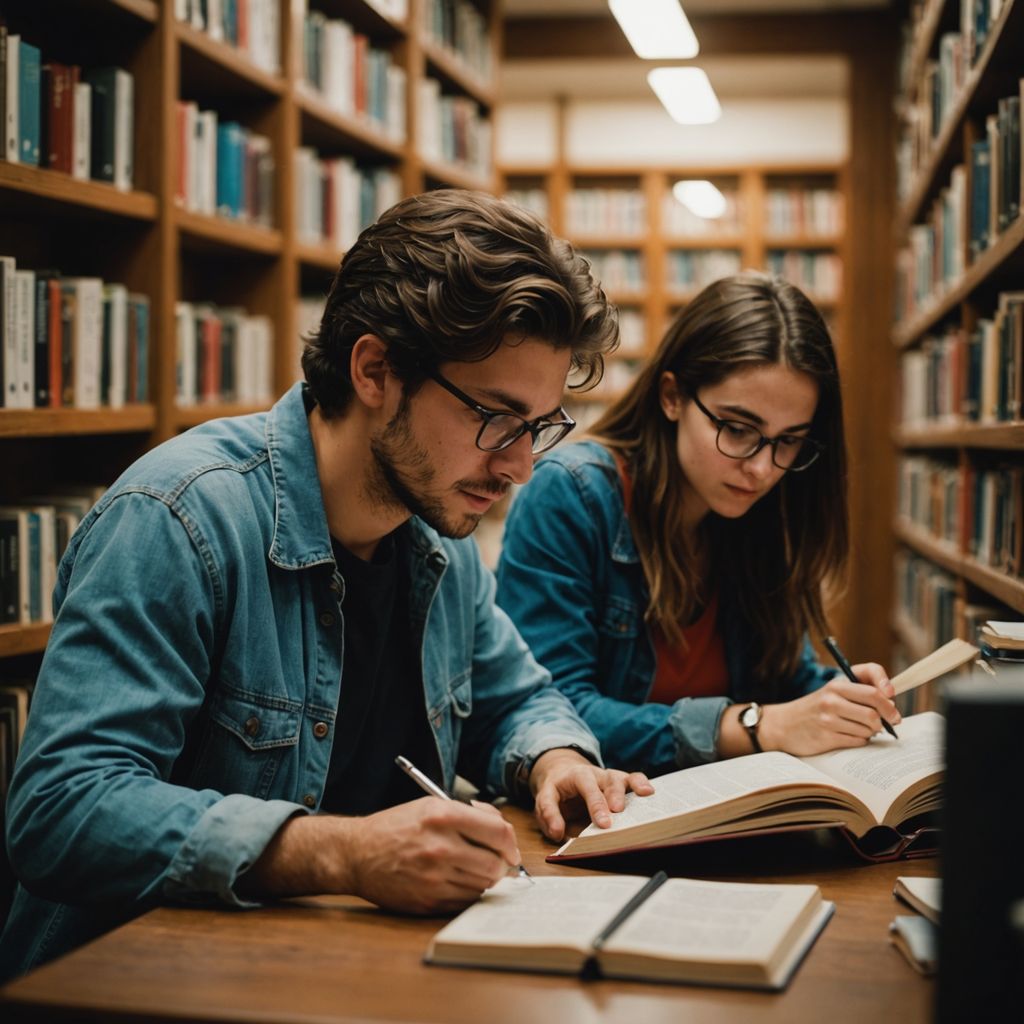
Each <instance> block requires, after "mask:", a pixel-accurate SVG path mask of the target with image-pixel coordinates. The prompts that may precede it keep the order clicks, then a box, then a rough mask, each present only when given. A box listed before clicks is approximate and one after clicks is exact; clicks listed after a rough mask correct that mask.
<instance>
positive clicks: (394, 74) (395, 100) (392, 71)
mask: <svg viewBox="0 0 1024 1024" xmlns="http://www.w3.org/2000/svg"><path fill="white" fill-rule="evenodd" d="M405 85H406V76H405V68H403V67H402V66H401V65H400V64H393V63H392V64H389V65H388V70H387V88H388V97H387V114H386V119H387V134H388V137H389V138H390V139H392V140H393V141H395V142H405V136H406V127H405Z"/></svg>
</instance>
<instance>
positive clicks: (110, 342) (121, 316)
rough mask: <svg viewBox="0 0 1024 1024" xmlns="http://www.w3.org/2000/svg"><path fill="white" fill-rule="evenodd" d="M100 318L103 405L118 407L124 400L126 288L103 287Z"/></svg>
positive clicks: (126, 344)
mask: <svg viewBox="0 0 1024 1024" xmlns="http://www.w3.org/2000/svg"><path fill="white" fill-rule="evenodd" d="M103 305H104V309H105V311H106V316H105V317H104V332H103V340H104V344H103V353H104V360H105V361H107V360H109V365H108V366H107V371H108V379H109V381H110V391H109V393H108V395H107V404H108V405H109V406H110V408H111V409H120V408H121V407H122V406H123V405H124V404H125V402H126V401H127V400H128V289H127V288H126V287H125V286H124V285H123V284H105V285H104V286H103Z"/></svg>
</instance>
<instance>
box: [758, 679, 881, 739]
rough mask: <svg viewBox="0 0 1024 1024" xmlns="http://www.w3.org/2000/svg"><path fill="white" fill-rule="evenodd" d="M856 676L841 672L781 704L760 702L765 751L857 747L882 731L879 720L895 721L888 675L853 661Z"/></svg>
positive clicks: (760, 737)
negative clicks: (763, 705) (854, 678)
mask: <svg viewBox="0 0 1024 1024" xmlns="http://www.w3.org/2000/svg"><path fill="white" fill-rule="evenodd" d="M853 673H854V675H855V676H856V677H857V679H858V680H859V681H858V682H856V683H853V682H850V681H849V680H848V679H845V678H843V677H841V676H837V677H836V678H834V679H831V680H829V682H827V683H826V684H825V685H824V686H823V687H821V689H820V690H815V691H814V692H813V693H809V694H807V695H806V696H804V697H798V698H797V699H796V700H791V701H786V702H785V703H782V704H769V705H766V706H765V709H764V714H763V715H762V717H761V724H760V726H759V727H758V738H759V740H760V742H761V746H762V747H763V748H764V749H765V750H784V751H786V752H787V753H790V754H795V755H797V756H806V755H809V754H823V753H824V752H825V751H827V750H836V749H837V748H840V747H861V746H864V744H865V743H867V742H868V740H870V739H871V737H872V736H874V735H875V734H876V733H879V732H881V731H882V728H883V726H882V720H883V719H884V720H885V721H887V722H889V724H890V725H899V723H900V713H899V711H898V709H897V708H896V705H895V704H894V703H893V701H892V697H893V696H895V692H894V691H893V688H892V684H891V683H890V682H889V677H888V675H886V672H885V669H883V668H882V666H881V665H876V664H874V663H873V662H867V663H865V664H862V665H854V666H853Z"/></svg>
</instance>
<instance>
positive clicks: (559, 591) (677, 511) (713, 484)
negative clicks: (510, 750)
mask: <svg viewBox="0 0 1024 1024" xmlns="http://www.w3.org/2000/svg"><path fill="white" fill-rule="evenodd" d="M589 436H590V439H589V440H588V439H584V440H582V441H580V442H579V443H577V444H572V445H568V446H565V447H563V448H560V449H558V450H556V451H555V452H553V453H552V454H551V455H549V456H547V457H546V458H545V459H544V460H543V461H542V462H541V463H540V464H539V465H538V466H537V468H536V471H535V473H534V475H533V479H532V480H531V481H530V483H529V484H528V485H527V486H526V487H525V488H524V490H523V491H522V492H521V493H520V495H519V496H518V497H517V499H516V501H515V502H514V503H513V506H512V509H511V512H510V514H509V517H508V522H507V524H506V528H505V537H504V541H503V549H502V555H501V561H500V564H499V567H498V601H499V603H500V604H501V605H502V606H503V607H504V608H505V610H506V611H507V612H508V613H509V615H511V617H512V619H513V620H514V622H515V623H516V625H517V626H518V627H519V630H520V631H521V633H522V635H523V637H524V638H525V639H526V642H527V643H528V644H529V645H530V647H531V648H532V650H533V652H534V654H535V655H536V657H537V659H538V660H539V661H540V662H541V663H542V664H543V665H545V666H546V667H547V668H548V669H550V670H551V672H552V674H553V676H554V680H555V683H556V684H557V685H558V686H559V688H560V689H562V690H563V691H564V692H565V693H566V694H567V695H568V696H569V698H570V699H571V700H572V701H573V703H574V704H575V705H576V708H577V710H578V711H579V712H580V714H581V715H582V716H583V718H584V719H585V720H586V721H587V723H588V724H589V725H590V727H591V729H593V731H594V733H595V734H596V735H597V738H598V739H599V740H600V742H601V748H602V751H603V753H604V756H605V759H606V761H607V763H608V764H609V766H614V767H617V768H626V769H629V770H634V769H638V770H643V771H646V772H648V773H649V774H657V773H662V772H666V771H672V770H674V769H676V768H679V767H685V766H687V765H691V764H698V763H702V762H706V761H710V760H714V759H716V758H723V757H733V756H736V755H739V754H749V753H752V752H754V751H758V750H786V751H788V752H790V753H792V754H797V755H804V754H815V753H820V752H822V751H825V750H830V749H833V748H836V747H853V746H859V745H862V744H864V743H866V742H867V741H868V739H869V738H870V737H871V736H872V735H874V734H875V733H876V732H878V731H879V730H880V728H881V727H882V724H881V723H882V719H883V718H884V719H886V720H887V721H888V722H889V723H891V724H897V723H898V722H899V720H900V716H899V712H898V711H897V710H896V707H895V705H894V704H893V703H892V701H891V699H890V698H891V697H892V695H893V691H892V687H891V685H890V684H889V681H888V677H887V676H886V674H885V672H884V670H883V669H882V668H881V666H879V665H873V664H865V665H856V666H854V672H855V674H856V676H857V678H858V680H860V682H859V683H853V682H851V681H848V680H847V679H845V678H843V677H840V678H833V676H834V675H836V673H835V670H834V669H830V668H825V667H823V666H822V665H820V664H819V663H818V662H817V660H816V659H815V656H814V653H813V651H812V649H811V647H810V645H809V643H808V641H807V634H808V632H809V631H811V632H813V634H814V635H816V636H820V635H822V634H823V633H824V632H826V628H825V614H824V606H823V590H824V588H825V586H826V585H827V584H828V583H829V582H830V581H835V580H836V579H837V578H838V577H839V576H840V575H841V572H842V569H843V567H844V563H845V561H846V557H847V549H848V520H847V511H846V453H845V442H844V438H843V415H842V402H841V399H840V394H839V377H838V371H837V368H836V359H835V352H834V351H833V348H832V343H831V341H830V339H829V335H828V330H827V328H826V327H825V324H824V322H823V320H822V319H821V316H820V315H819V314H818V312H817V310H816V309H815V308H814V306H813V305H812V304H811V302H810V301H809V300H808V299H807V298H806V297H805V296H804V295H803V293H801V292H800V291H799V290H798V289H797V288H795V287H793V286H792V285H790V284H787V283H786V282H784V281H781V280H779V279H773V278H770V277H767V276H764V275H761V274H754V273H745V274H740V275H736V276H734V277H728V278H724V279H722V280H720V281H717V282H715V283H714V284H712V285H710V286H709V287H708V288H706V289H705V290H704V291H703V292H701V293H700V295H698V296H697V297H696V298H695V299H694V300H693V302H691V303H690V304H689V305H688V306H687V307H686V308H685V310H684V311H683V312H682V313H681V315H680V316H679V317H678V318H677V320H676V321H675V323H674V324H673V325H672V327H671V328H670V329H669V331H668V333H667V334H666V336H665V338H664V339H663V341H662V343H661V345H660V347H659V348H658V351H657V352H656V354H655V355H654V357H653V359H652V360H651V362H650V364H649V365H648V366H647V367H646V368H645V369H644V371H643V372H642V373H641V374H640V376H639V377H638V378H637V380H636V381H635V382H634V384H633V385H632V387H631V388H630V389H629V390H628V391H627V392H626V394H624V395H623V396H622V397H621V398H620V399H619V400H618V401H617V402H616V403H615V404H614V405H612V407H611V408H610V409H609V410H608V411H607V412H606V413H605V414H604V415H603V416H602V417H601V418H600V419H599V420H598V421H597V422H596V423H595V425H594V426H593V427H592V428H591V430H590V432H589Z"/></svg>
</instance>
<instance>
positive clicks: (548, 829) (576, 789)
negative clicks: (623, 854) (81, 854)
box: [530, 749, 654, 839]
mask: <svg viewBox="0 0 1024 1024" xmlns="http://www.w3.org/2000/svg"><path fill="white" fill-rule="evenodd" d="M627 789H631V790H632V791H633V792H634V793H636V794H638V795H639V796H650V794H651V793H653V792H654V787H653V786H652V785H651V783H650V781H649V780H648V778H647V776H646V775H644V773H643V772H630V773H628V774H627V773H626V772H621V771H616V770H615V769H612V768H598V767H597V766H596V765H594V764H591V763H590V761H588V760H587V759H586V758H585V757H584V756H583V755H582V754H580V753H578V752H577V751H575V750H568V749H557V750H548V751H545V752H544V753H543V754H541V756H540V757H538V758H537V760H536V761H535V762H534V765H533V771H532V772H530V792H531V793H533V798H534V814H535V815H536V817H537V821H538V823H539V824H540V827H541V831H543V833H544V834H545V835H546V836H547V837H548V838H549V839H562V838H563V837H564V836H565V822H566V818H569V819H572V818H579V817H583V816H585V815H589V817H590V820H591V821H593V822H594V824H595V825H598V826H600V827H601V828H607V827H608V826H609V825H610V824H611V823H612V812H614V811H621V810H622V808H623V807H625V806H626V790H627Z"/></svg>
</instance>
